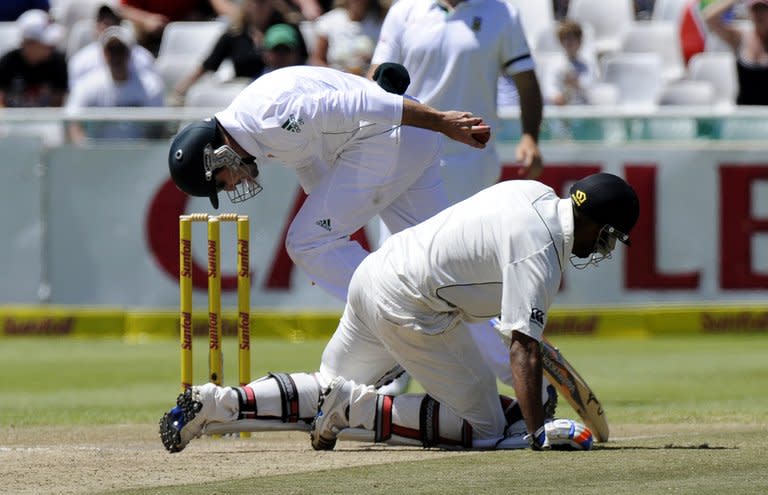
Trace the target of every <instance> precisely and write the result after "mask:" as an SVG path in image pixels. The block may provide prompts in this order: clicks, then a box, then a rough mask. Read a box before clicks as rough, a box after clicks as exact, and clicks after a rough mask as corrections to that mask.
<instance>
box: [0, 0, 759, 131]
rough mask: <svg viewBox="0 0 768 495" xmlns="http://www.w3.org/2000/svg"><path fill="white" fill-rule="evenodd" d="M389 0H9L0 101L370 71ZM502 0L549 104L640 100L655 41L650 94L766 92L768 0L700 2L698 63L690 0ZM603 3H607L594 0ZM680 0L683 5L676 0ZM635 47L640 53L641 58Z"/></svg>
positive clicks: (158, 102) (198, 101) (0, 40)
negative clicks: (517, 17) (510, 8)
mask: <svg viewBox="0 0 768 495" xmlns="http://www.w3.org/2000/svg"><path fill="white" fill-rule="evenodd" d="M389 1H390V0H106V1H105V0H101V1H97V0H50V1H49V0H4V1H3V2H2V5H0V106H5V107H48V106H54V107H55V106H63V107H65V108H66V109H67V112H71V114H72V115H75V114H76V113H77V112H78V111H80V110H81V109H83V108H86V107H115V106H125V107H141V106H165V105H173V106H181V105H187V106H218V107H221V106H224V105H226V103H227V100H228V99H231V98H232V97H233V96H234V95H235V94H237V92H238V91H239V89H241V88H242V87H244V85H246V84H247V83H248V82H250V81H252V80H253V79H255V78H257V77H259V76H260V75H262V74H264V73H266V72H269V71H272V70H275V69H278V68H280V67H285V66H289V65H298V64H311V65H322V66H329V67H334V68H337V69H339V70H343V71H347V72H351V73H355V74H359V75H362V76H365V75H366V74H367V72H368V69H369V66H370V64H371V57H372V55H373V53H374V50H375V47H376V45H377V41H378V38H379V33H380V30H381V27H382V23H383V22H384V19H385V17H386V15H387V12H388V10H389V8H390V7H391V5H390V4H389ZM394 1H397V0H394ZM425 1H427V0H425ZM435 1H437V2H439V1H440V0H435ZM508 1H511V3H512V4H514V5H517V4H521V5H520V6H519V8H520V11H521V18H522V23H523V27H524V28H525V30H526V33H525V35H526V38H527V39H528V43H529V45H530V47H531V50H532V53H533V55H534V60H535V64H536V74H537V76H538V80H539V84H540V86H541V92H542V94H543V96H544V103H545V104H548V105H573V104H580V105H584V104H622V103H626V102H630V103H632V102H636V100H637V101H640V102H644V101H645V100H643V98H644V97H643V96H642V95H641V96H638V95H637V94H636V93H637V90H633V89H632V88H631V87H630V86H631V84H629V83H628V82H627V81H625V80H626V79H635V78H634V75H633V74H634V73H633V69H632V68H631V67H630V66H631V63H629V62H627V61H626V60H628V59H627V57H625V55H632V56H636V55H644V56H646V55H649V54H650V55H653V56H654V57H656V59H657V60H654V63H655V65H653V64H651V65H648V66H643V68H642V69H643V70H644V71H646V72H648V71H649V70H650V72H654V70H655V69H653V68H654V67H656V66H658V67H657V68H658V72H659V73H658V74H656V75H655V77H656V81H655V82H654V83H652V84H650V86H652V87H655V88H656V91H655V92H654V93H653V94H652V95H650V96H649V97H648V98H649V100H648V101H650V102H651V103H653V104H665V103H672V104H674V103H683V104H717V103H722V102H723V101H725V102H726V103H728V102H730V103H737V102H738V104H766V103H768V100H767V101H763V98H762V95H763V94H764V93H765V92H764V91H759V92H755V91H751V92H750V91H748V90H745V89H744V88H741V90H740V88H739V84H742V85H746V84H749V85H754V87H763V86H764V85H763V82H768V75H764V74H768V51H767V50H766V46H768V42H765V41H763V40H768V1H761V0H757V1H756V0H710V1H706V0H703V1H701V2H694V3H696V4H698V5H699V6H700V7H702V9H701V10H700V11H699V12H698V13H697V14H698V15H699V16H700V21H701V26H702V29H704V30H705V32H704V33H703V35H704V36H708V37H709V38H710V39H709V40H708V41H707V47H708V48H707V50H702V51H705V52H710V51H711V52H713V53H716V54H717V55H718V56H720V57H721V59H725V60H726V61H728V62H727V63H729V64H731V66H730V67H726V68H725V70H723V69H722V67H725V66H724V65H721V66H720V69H717V68H715V69H710V70H709V72H707V71H706V70H703V69H702V70H701V71H700V72H699V73H694V72H693V71H692V69H693V67H694V65H696V64H695V63H694V62H696V61H695V60H693V59H692V58H690V57H688V56H687V55H686V54H684V53H683V52H682V50H683V49H682V48H681V45H680V44H679V43H680V39H679V32H680V29H679V22H680V20H679V19H680V18H681V16H683V15H684V14H685V13H684V12H683V10H684V9H685V6H684V5H685V4H691V2H687V1H685V0H677V1H676V2H675V0H655V1H654V0H570V1H569V0H535V1H536V2H538V1H541V2H544V1H546V2H551V6H550V5H547V8H546V9H544V10H543V12H547V14H545V16H547V17H549V18H548V19H545V20H544V21H542V19H538V18H537V19H532V18H531V17H528V18H527V17H526V15H529V16H531V14H530V13H527V12H526V9H527V7H525V6H524V4H526V3H531V2H530V0H528V1H527V2H526V1H525V0H518V1H514V0H508ZM601 3H602V4H604V5H608V6H609V7H608V8H605V9H600V8H596V6H599V5H600V4H601ZM673 3H678V4H680V6H679V8H676V9H675V8H672V9H671V10H670V5H672V4H673ZM662 4H663V5H662ZM622 9H624V10H622ZM662 9H666V10H667V11H670V12H674V14H672V15H670V14H668V13H667V14H664V13H662V12H661V10H662ZM528 10H530V8H528ZM538 10H540V11H541V9H538ZM602 11H604V12H602ZM601 14H602V15H601ZM535 15H537V16H540V14H535ZM606 16H611V18H610V20H609V22H606V21H605V17H606ZM533 21H535V22H533ZM662 28H663V29H662ZM611 31H613V32H611ZM612 36H613V38H612ZM668 36H672V37H673V38H667V37H668ZM633 39H635V41H633ZM638 39H639V41H638ZM712 39H719V40H721V43H720V45H719V48H717V47H716V48H713V49H711V50H710V49H709V46H710V45H712V46H716V43H712V42H711V41H712ZM670 40H672V41H671V42H670ZM611 43H613V44H611ZM619 55H621V56H619ZM696 55H702V54H696ZM728 57H731V58H728ZM646 58H648V57H646ZM700 58H706V57H700ZM710 58H711V57H710ZM636 59H637V60H636V61H632V63H634V64H637V63H640V62H639V60H641V59H640V58H637V57H636ZM731 59H732V61H730V60H731ZM614 62H615V63H614ZM720 63H721V64H723V63H726V62H720ZM614 65H615V67H618V69H616V68H614ZM699 65H705V64H704V62H701V63H700V64H699ZM627 67H630V68H629V69H627ZM649 67H651V68H650V69H649ZM617 70H618V72H619V74H618V75H617V74H616V71H617ZM718 72H719V74H718ZM723 72H725V73H727V74H729V75H727V76H724V75H723ZM713 73H714V74H713ZM622 74H623V76H622ZM634 82H635V85H636V86H637V85H639V83H638V81H637V80H636V79H635V81H634ZM707 85H709V86H707ZM728 85H730V86H728ZM646 86H647V84H646ZM627 88H629V89H627ZM707 88H709V89H707ZM747 89H749V88H747ZM498 91H499V92H498V100H499V104H500V105H502V104H515V102H516V101H517V100H516V95H515V87H514V85H507V86H505V81H504V80H503V78H501V79H500V80H499V89H498ZM632 91H635V93H632ZM628 92H629V93H632V94H628ZM640 92H641V93H642V91H640ZM753 93H754V94H753ZM695 95H700V97H699V100H696V99H695ZM633 98H634V99H633ZM750 98H752V99H750ZM755 98H757V99H755ZM148 132H151V129H149V128H147V127H146V126H145V127H138V126H131V125H127V124H118V123H110V124H100V125H87V124H84V123H72V124H70V125H69V126H68V128H67V138H68V139H70V140H72V141H74V142H83V141H85V140H87V139H89V138H99V137H103V138H114V137H141V136H143V135H146V134H147V133H148Z"/></svg>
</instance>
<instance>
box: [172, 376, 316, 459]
mask: <svg viewBox="0 0 768 495" xmlns="http://www.w3.org/2000/svg"><path fill="white" fill-rule="evenodd" d="M321 390H322V387H321V385H320V383H319V380H318V376H317V374H316V373H270V374H269V375H267V376H264V377H262V378H259V379H257V380H255V381H253V382H251V383H249V384H248V385H245V386H242V387H221V386H218V385H216V384H214V383H206V384H203V385H195V386H193V387H191V388H190V389H188V390H186V391H184V392H182V393H181V394H179V396H178V398H177V399H176V406H175V407H174V408H172V409H171V410H170V411H168V412H167V413H165V414H164V415H163V417H162V418H161V419H160V439H161V441H162V442H163V445H164V446H165V448H166V449H167V450H168V451H169V452H179V451H181V450H183V449H184V447H186V445H187V444H188V443H189V442H190V441H191V440H192V439H194V438H198V437H200V436H201V435H203V434H205V433H213V432H215V433H236V432H240V431H272V430H302V431H304V430H308V429H309V425H310V423H311V421H312V419H313V418H314V416H315V413H316V412H317V401H318V398H319V396H320V391H321Z"/></svg>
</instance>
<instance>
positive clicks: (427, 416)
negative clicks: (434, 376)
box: [419, 395, 440, 448]
mask: <svg viewBox="0 0 768 495" xmlns="http://www.w3.org/2000/svg"><path fill="white" fill-rule="evenodd" d="M419 430H420V431H421V444H422V445H423V446H424V448H427V447H434V446H436V445H437V444H438V442H439V440H440V403H439V402H437V401H436V400H435V399H433V398H432V397H430V396H429V395H424V398H423V399H422V400H421V410H420V411H419Z"/></svg>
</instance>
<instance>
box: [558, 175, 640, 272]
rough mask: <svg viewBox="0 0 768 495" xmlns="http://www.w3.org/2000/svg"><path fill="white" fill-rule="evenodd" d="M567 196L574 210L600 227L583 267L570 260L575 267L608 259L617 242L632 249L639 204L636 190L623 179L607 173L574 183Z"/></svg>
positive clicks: (590, 176)
mask: <svg viewBox="0 0 768 495" xmlns="http://www.w3.org/2000/svg"><path fill="white" fill-rule="evenodd" d="M570 193H571V202H572V203H573V208H574V210H576V211H578V212H579V213H580V214H581V215H583V216H585V217H587V218H589V219H590V220H592V221H593V222H595V223H596V224H597V225H599V226H600V227H601V230H600V233H599V234H598V236H597V239H596V240H595V246H594V251H593V253H592V256H591V257H590V259H589V260H588V261H587V262H586V263H576V262H574V259H573V257H572V258H571V263H572V264H573V265H574V266H576V267H577V268H584V267H585V266H587V265H589V264H597V263H598V262H599V261H601V260H603V259H610V257H611V252H612V251H613V249H614V247H615V246H616V241H617V240H619V241H621V242H623V243H624V244H626V245H627V246H630V245H631V242H630V240H629V232H630V231H631V230H632V228H633V227H634V226H635V223H637V218H638V216H639V215H640V202H639V201H638V199H637V194H635V190H634V189H632V186H630V185H629V184H628V183H627V182H625V181H624V179H622V178H621V177H618V176H616V175H613V174H608V173H597V174H593V175H589V176H587V177H584V178H583V179H581V180H578V181H576V182H575V183H574V184H573V186H571V190H570Z"/></svg>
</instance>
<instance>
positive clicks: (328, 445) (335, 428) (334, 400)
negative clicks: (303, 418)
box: [309, 376, 352, 450]
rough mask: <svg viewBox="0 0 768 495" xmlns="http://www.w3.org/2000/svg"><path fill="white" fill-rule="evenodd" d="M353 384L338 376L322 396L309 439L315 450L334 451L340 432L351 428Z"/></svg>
mask: <svg viewBox="0 0 768 495" xmlns="http://www.w3.org/2000/svg"><path fill="white" fill-rule="evenodd" d="M351 391H352V383H350V382H348V381H347V380H345V379H344V378H343V377H341V376H337V377H336V378H334V379H333V381H331V383H330V385H328V387H327V388H326V389H325V391H324V392H323V394H322V395H321V396H320V401H319V402H318V404H317V414H316V415H315V419H314V420H313V421H312V429H311V430H310V431H309V437H310V438H311V440H312V448H313V449H315V450H333V447H335V446H336V437H337V436H338V434H339V432H340V431H341V430H343V429H344V428H347V427H348V426H349V400H350V393H351Z"/></svg>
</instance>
